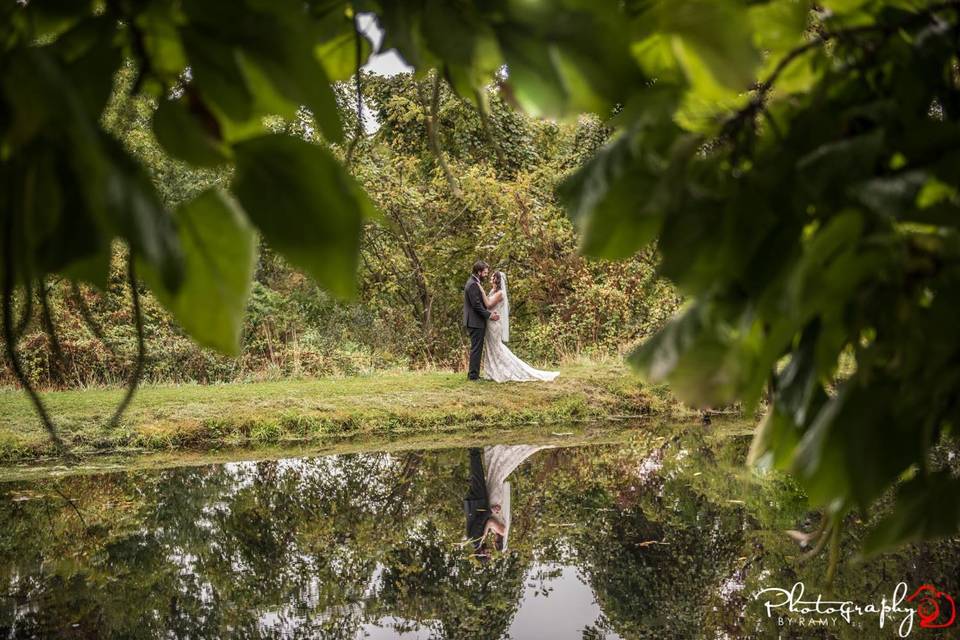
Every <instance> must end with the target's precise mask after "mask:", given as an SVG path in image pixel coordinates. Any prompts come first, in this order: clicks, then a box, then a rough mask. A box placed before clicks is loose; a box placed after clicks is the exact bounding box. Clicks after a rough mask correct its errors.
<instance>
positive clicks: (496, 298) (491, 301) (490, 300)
mask: <svg viewBox="0 0 960 640" xmlns="http://www.w3.org/2000/svg"><path fill="white" fill-rule="evenodd" d="M501 300H503V291H497V292H496V293H494V294H493V295H492V296H489V297H488V296H487V294H486V293H484V294H483V303H484V304H485V305H487V309H489V308H490V307H492V306H493V305H495V304H497V303H498V302H500V301H501Z"/></svg>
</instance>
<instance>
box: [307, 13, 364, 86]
mask: <svg viewBox="0 0 960 640" xmlns="http://www.w3.org/2000/svg"><path fill="white" fill-rule="evenodd" d="M347 24H348V26H349V27H350V28H349V30H345V31H343V32H341V33H338V34H337V35H334V36H332V37H330V38H328V39H326V40H324V41H323V42H321V43H320V44H318V45H317V46H316V54H317V57H319V58H320V62H321V63H322V64H323V68H324V70H325V71H326V72H327V76H328V77H329V78H330V80H331V81H333V82H338V81H343V80H349V79H350V77H351V76H353V74H354V73H356V71H357V36H356V35H355V34H354V31H353V23H352V22H348V23H347ZM359 38H360V61H359V62H360V66H361V67H362V66H363V65H365V64H366V63H367V60H368V59H369V58H370V53H371V52H372V50H373V46H372V45H371V44H370V41H369V40H368V39H367V37H366V36H365V35H362V34H361V35H360V36H359Z"/></svg>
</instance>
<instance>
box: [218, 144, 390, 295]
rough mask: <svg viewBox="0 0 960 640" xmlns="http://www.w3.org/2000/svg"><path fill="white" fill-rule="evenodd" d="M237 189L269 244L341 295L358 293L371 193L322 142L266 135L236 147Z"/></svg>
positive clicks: (323, 284)
mask: <svg viewBox="0 0 960 640" xmlns="http://www.w3.org/2000/svg"><path fill="white" fill-rule="evenodd" d="M235 150H236V154H237V171H236V175H235V177H234V183H233V191H234V193H236V194H237V197H238V198H239V199H240V202H241V203H242V204H243V207H244V209H245V210H246V212H247V215H249V216H250V219H251V220H252V221H253V223H254V224H256V225H257V227H258V228H259V229H260V231H261V232H262V233H263V235H264V237H265V238H266V239H267V242H269V243H270V246H271V247H273V248H274V249H276V250H277V251H279V252H280V253H282V254H283V255H284V256H286V257H287V258H288V259H289V260H290V262H292V263H293V264H294V265H296V266H298V267H300V268H301V269H303V270H305V271H306V272H307V273H308V274H310V275H311V276H312V277H313V278H314V279H315V280H316V281H317V282H318V283H320V284H321V285H322V286H324V287H326V288H327V289H329V290H330V291H331V292H333V293H335V294H337V295H339V296H345V297H347V296H351V295H353V293H354V290H355V275H356V268H357V261H358V256H359V250H360V232H361V229H362V227H363V220H364V218H365V217H366V216H369V215H371V214H372V213H373V212H374V208H373V205H372V204H371V203H370V201H369V200H368V199H367V196H366V194H364V193H363V191H362V190H361V189H360V187H359V186H358V185H357V183H356V182H355V181H354V180H353V178H351V177H350V176H349V175H348V174H347V173H346V171H344V169H343V167H342V166H341V165H340V163H338V162H337V161H336V160H335V159H334V157H333V156H332V155H330V153H329V152H328V151H327V150H326V149H323V148H322V147H319V146H317V145H313V144H310V143H307V142H304V141H303V140H299V139H297V138H291V137H289V136H280V135H272V136H262V137H259V138H254V139H252V140H248V141H246V142H243V143H240V144H238V145H236V147H235Z"/></svg>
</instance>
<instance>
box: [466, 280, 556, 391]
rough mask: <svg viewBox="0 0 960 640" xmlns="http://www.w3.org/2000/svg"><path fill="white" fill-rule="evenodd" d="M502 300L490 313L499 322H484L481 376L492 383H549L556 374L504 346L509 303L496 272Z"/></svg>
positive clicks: (508, 323) (508, 336) (507, 335)
mask: <svg viewBox="0 0 960 640" xmlns="http://www.w3.org/2000/svg"><path fill="white" fill-rule="evenodd" d="M500 282H501V286H502V287H503V289H502V291H503V297H502V298H501V299H500V301H499V302H498V303H497V304H495V305H494V306H493V307H492V308H491V309H490V311H491V312H496V313H498V314H500V319H499V320H487V331H486V334H484V338H483V367H482V370H481V375H482V377H484V378H488V379H490V380H493V381H494V382H527V381H533V380H544V381H550V380H553V379H554V378H556V377H557V376H558V375H560V372H559V371H541V370H540V369H534V368H533V367H531V366H530V365H528V364H527V363H526V362H524V361H523V360H521V359H520V358H518V357H517V356H515V355H513V352H512V351H510V349H508V348H507V345H505V344H504V342H506V341H508V340H509V339H510V300H509V298H508V297H507V276H506V274H505V273H503V272H502V271H501V272H500Z"/></svg>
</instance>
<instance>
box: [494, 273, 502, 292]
mask: <svg viewBox="0 0 960 640" xmlns="http://www.w3.org/2000/svg"><path fill="white" fill-rule="evenodd" d="M493 286H495V287H496V288H497V291H499V290H500V289H502V288H503V273H502V272H501V271H494V272H493Z"/></svg>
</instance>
